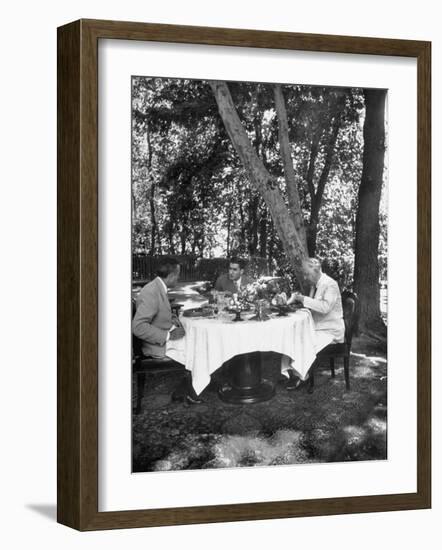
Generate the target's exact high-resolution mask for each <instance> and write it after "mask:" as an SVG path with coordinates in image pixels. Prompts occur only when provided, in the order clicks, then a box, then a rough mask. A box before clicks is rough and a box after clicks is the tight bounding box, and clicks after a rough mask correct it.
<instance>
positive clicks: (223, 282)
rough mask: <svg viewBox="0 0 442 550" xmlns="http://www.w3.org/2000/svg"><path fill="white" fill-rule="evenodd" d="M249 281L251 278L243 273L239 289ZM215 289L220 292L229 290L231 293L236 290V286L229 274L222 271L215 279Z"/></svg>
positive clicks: (234, 292)
mask: <svg viewBox="0 0 442 550" xmlns="http://www.w3.org/2000/svg"><path fill="white" fill-rule="evenodd" d="M251 282H252V279H250V278H249V277H247V276H246V275H243V276H242V277H241V285H240V289H243V288H245V287H246V286H247V285H249V284H250V283H251ZM215 290H218V291H220V292H231V293H232V294H236V293H237V292H238V287H237V286H236V284H235V283H234V282H233V281H232V280H231V279H229V275H228V274H227V273H223V274H222V275H220V276H219V277H218V279H217V280H216V283H215Z"/></svg>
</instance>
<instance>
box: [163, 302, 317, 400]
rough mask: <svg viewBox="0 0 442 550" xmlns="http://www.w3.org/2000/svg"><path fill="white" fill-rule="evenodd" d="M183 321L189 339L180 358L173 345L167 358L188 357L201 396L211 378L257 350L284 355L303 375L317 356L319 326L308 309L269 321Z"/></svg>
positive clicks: (186, 362) (182, 319)
mask: <svg viewBox="0 0 442 550" xmlns="http://www.w3.org/2000/svg"><path fill="white" fill-rule="evenodd" d="M181 321H182V323H183V326H184V328H185V331H186V336H185V338H184V339H183V341H182V342H180V344H182V348H181V351H180V356H179V355H178V353H177V354H175V355H174V350H173V346H172V348H170V349H168V351H167V355H169V356H170V357H172V358H174V359H176V360H181V362H183V361H182V359H183V358H184V364H185V366H186V369H187V370H189V371H191V373H192V384H193V387H194V388H195V391H196V393H197V394H199V393H201V392H202V391H203V389H204V388H205V387H206V386H207V385H208V384H209V382H210V375H211V374H212V373H213V372H214V371H215V370H216V369H219V368H220V367H221V365H222V364H223V363H224V362H225V361H227V360H228V359H231V358H232V357H234V356H235V355H240V354H242V353H250V352H253V351H274V352H277V353H281V354H283V355H287V356H288V357H290V358H291V359H292V360H294V362H295V365H296V370H297V371H298V372H299V373H300V374H301V375H302V376H304V375H305V374H306V373H307V371H308V369H309V368H310V366H311V365H312V363H313V361H314V360H315V357H316V349H317V347H316V336H315V327H314V323H313V319H312V316H311V313H310V312H309V311H308V310H304V309H303V310H299V311H297V312H296V313H292V314H290V315H288V316H287V317H277V318H274V319H270V320H268V321H243V322H237V323H234V322H223V321H221V320H219V319H201V318H199V319H195V318H190V317H182V318H181ZM177 343H178V341H177ZM171 344H173V342H171ZM177 347H179V344H177Z"/></svg>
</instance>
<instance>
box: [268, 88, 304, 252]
mask: <svg viewBox="0 0 442 550" xmlns="http://www.w3.org/2000/svg"><path fill="white" fill-rule="evenodd" d="M273 94H274V97H275V106H276V113H277V115H278V137H279V148H280V151H281V159H282V164H283V167H284V175H285V181H286V187H287V197H288V201H289V207H290V211H291V214H292V218H293V222H294V224H295V227H296V229H297V231H299V234H300V236H301V239H302V240H303V243H304V246H306V238H305V230H304V219H303V216H302V210H301V205H300V200H299V192H298V185H297V183H296V174H295V169H294V167H293V159H292V153H291V148H290V140H289V125H288V121H287V110H286V108H285V101H284V95H283V93H282V88H281V86H280V84H275V85H274V86H273Z"/></svg>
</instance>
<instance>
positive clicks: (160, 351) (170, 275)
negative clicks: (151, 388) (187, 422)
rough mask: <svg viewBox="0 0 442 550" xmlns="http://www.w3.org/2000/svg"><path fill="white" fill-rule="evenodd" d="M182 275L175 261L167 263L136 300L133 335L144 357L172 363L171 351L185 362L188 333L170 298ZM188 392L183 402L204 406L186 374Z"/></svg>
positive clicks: (166, 260) (161, 265)
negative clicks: (175, 313)
mask: <svg viewBox="0 0 442 550" xmlns="http://www.w3.org/2000/svg"><path fill="white" fill-rule="evenodd" d="M179 275H180V265H179V263H178V262H177V261H176V260H175V259H174V258H167V259H165V260H163V261H162V263H161V264H160V266H159V268H158V270H157V277H156V278H155V279H154V280H153V281H151V282H150V283H148V284H147V285H145V286H144V287H143V288H142V289H141V291H140V293H139V294H138V296H137V299H136V306H137V308H136V312H135V315H134V317H133V320H132V332H133V334H134V335H135V336H136V337H137V338H139V339H140V340H141V341H142V352H143V354H144V355H145V356H146V357H153V358H155V359H157V360H158V361H161V360H164V361H166V360H169V359H168V358H167V357H166V356H168V355H169V353H168V352H169V351H170V352H171V353H170V357H171V358H173V359H174V360H175V361H177V362H179V363H183V362H184V329H183V327H182V325H181V323H180V322H179V320H178V319H177V318H176V317H174V316H173V315H172V310H171V307H170V302H169V299H168V297H167V290H168V288H173V287H175V286H176V284H177V282H178V278H179ZM172 349H173V353H172ZM185 389H186V391H185V392H184V394H183V395H182V397H183V399H185V400H186V401H187V402H188V403H189V404H193V403H201V400H200V399H198V398H197V396H196V394H195V391H194V390H193V387H192V384H191V380H190V378H189V373H186V379H185Z"/></svg>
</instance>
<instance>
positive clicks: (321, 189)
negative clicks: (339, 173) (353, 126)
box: [310, 113, 342, 221]
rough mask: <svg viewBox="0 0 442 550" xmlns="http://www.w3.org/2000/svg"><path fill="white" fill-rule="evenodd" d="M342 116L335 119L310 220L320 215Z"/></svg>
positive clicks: (339, 115) (338, 115)
mask: <svg viewBox="0 0 442 550" xmlns="http://www.w3.org/2000/svg"><path fill="white" fill-rule="evenodd" d="M341 122H342V116H341V114H340V113H339V114H337V115H336V116H335V118H334V121H333V126H332V132H331V134H330V139H329V142H328V146H327V152H326V155H325V161H324V166H323V168H322V172H321V175H320V176H319V180H318V187H317V189H316V193H315V196H314V200H313V198H312V210H311V217H310V221H315V220H316V221H317V218H318V215H319V209H320V207H321V202H322V197H323V195H324V189H325V184H326V183H327V180H328V176H329V174H330V169H331V166H332V163H333V157H334V154H335V146H336V141H337V139H338V134H339V130H340V128H341Z"/></svg>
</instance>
